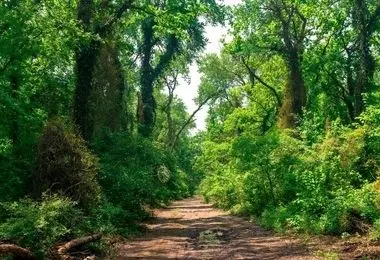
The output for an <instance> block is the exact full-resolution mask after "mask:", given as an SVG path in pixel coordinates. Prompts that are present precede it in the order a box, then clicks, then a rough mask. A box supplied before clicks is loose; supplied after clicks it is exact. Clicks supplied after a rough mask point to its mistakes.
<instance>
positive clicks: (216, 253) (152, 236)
mask: <svg viewBox="0 0 380 260" xmlns="http://www.w3.org/2000/svg"><path fill="white" fill-rule="evenodd" d="M155 215H156V218H155V219H154V220H153V221H152V222H151V223H148V224H146V225H147V232H146V233H145V234H144V235H143V236H142V237H138V238H134V239H131V240H129V241H126V242H123V243H120V244H118V245H117V247H116V259H319V257H318V256H316V255H315V254H313V252H310V251H309V250H308V248H307V247H305V246H304V245H303V244H302V243H301V242H300V240H298V239H296V238H290V237H281V236H277V235H274V234H273V233H272V232H269V231H266V230H264V229H262V228H260V227H259V226H257V225H255V224H253V223H250V222H248V221H246V220H244V219H242V218H239V217H234V216H230V215H228V214H227V213H225V212H223V211H221V210H218V209H215V208H213V207H212V205H211V204H205V203H203V202H202V200H201V199H199V198H191V199H186V200H182V201H177V202H174V203H173V204H172V205H171V206H170V207H168V208H166V209H160V210H156V211H155Z"/></svg>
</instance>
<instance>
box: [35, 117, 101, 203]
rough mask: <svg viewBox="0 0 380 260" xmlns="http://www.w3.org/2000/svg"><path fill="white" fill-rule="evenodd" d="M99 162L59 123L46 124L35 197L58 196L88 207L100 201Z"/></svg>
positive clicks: (40, 146)
mask: <svg viewBox="0 0 380 260" xmlns="http://www.w3.org/2000/svg"><path fill="white" fill-rule="evenodd" d="M97 174H98V159H97V157H96V156H95V155H93V154H92V153H91V152H90V151H89V149H88V148H87V147H86V144H85V142H84V140H83V139H82V138H81V137H79V136H78V135H75V134H74V133H73V130H72V129H70V128H68V127H65V126H64V124H63V122H61V121H60V120H53V121H50V122H48V123H47V124H46V126H45V127H44V129H43V133H42V136H41V138H40V141H39V144H38V152H37V170H36V175H35V177H34V186H35V192H36V194H37V196H41V195H42V193H44V192H48V193H52V194H53V193H59V194H61V195H64V196H68V197H70V198H71V199H72V200H74V201H78V202H79V205H80V206H82V207H85V208H89V206H90V205H91V204H94V203H95V202H97V201H98V200H99V196H100V187H99V185H98V183H97Z"/></svg>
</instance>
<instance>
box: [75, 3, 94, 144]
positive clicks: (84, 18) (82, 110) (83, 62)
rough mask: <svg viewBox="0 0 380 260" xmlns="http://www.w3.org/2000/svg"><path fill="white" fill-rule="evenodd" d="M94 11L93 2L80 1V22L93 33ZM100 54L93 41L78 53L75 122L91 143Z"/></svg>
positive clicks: (84, 44)
mask: <svg viewBox="0 0 380 260" xmlns="http://www.w3.org/2000/svg"><path fill="white" fill-rule="evenodd" d="M93 9H94V2H93V0H80V1H79V3H78V21H79V22H81V23H82V24H83V26H84V29H85V31H87V32H91V19H92V14H93ZM97 53H98V42H96V41H95V40H91V42H90V43H83V44H82V45H81V46H80V47H79V49H78V50H77V51H76V57H75V58H76V76H77V81H76V88H75V98H74V122H75V124H76V125H77V127H78V128H79V131H80V133H81V135H82V137H83V138H84V139H85V140H86V141H89V140H90V139H91V135H92V124H91V122H90V118H89V99H90V94H91V90H92V78H93V72H94V67H95V62H96V57H97Z"/></svg>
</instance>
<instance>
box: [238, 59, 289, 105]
mask: <svg viewBox="0 0 380 260" xmlns="http://www.w3.org/2000/svg"><path fill="white" fill-rule="evenodd" d="M241 60H242V62H243V65H244V66H245V67H246V69H247V70H248V73H249V76H250V79H251V83H252V84H254V79H257V80H258V81H259V82H260V83H261V84H263V85H264V86H265V87H266V88H268V89H269V90H270V91H271V92H272V93H273V95H274V96H275V98H276V101H277V105H278V106H281V104H282V102H281V98H280V96H279V95H278V93H277V91H276V89H275V88H274V87H272V86H270V85H269V84H268V83H266V82H265V81H264V80H262V79H261V78H260V77H259V76H257V75H256V73H255V72H254V71H253V70H252V68H251V67H250V66H249V64H248V63H247V62H246V60H245V59H244V57H242V58H241Z"/></svg>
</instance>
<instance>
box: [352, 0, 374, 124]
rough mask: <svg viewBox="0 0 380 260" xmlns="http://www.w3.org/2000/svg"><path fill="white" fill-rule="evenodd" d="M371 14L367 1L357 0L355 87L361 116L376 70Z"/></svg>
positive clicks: (355, 107) (355, 97)
mask: <svg viewBox="0 0 380 260" xmlns="http://www.w3.org/2000/svg"><path fill="white" fill-rule="evenodd" d="M369 17H370V15H369V11H368V7H367V5H366V2H365V1H363V0H355V3H354V11H353V20H354V27H355V29H356V30H357V32H358V39H357V40H358V44H359V45H358V54H359V61H358V64H357V68H356V71H357V78H356V84H355V89H354V110H355V111H354V114H355V117H357V116H359V115H360V114H361V113H362V112H363V110H364V100H363V94H364V93H366V92H368V91H369V90H370V89H371V82H372V80H373V77H374V72H375V61H374V58H373V57H372V54H371V50H370V36H371V34H372V32H370V31H369V28H368V21H369V20H370V19H369Z"/></svg>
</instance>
